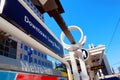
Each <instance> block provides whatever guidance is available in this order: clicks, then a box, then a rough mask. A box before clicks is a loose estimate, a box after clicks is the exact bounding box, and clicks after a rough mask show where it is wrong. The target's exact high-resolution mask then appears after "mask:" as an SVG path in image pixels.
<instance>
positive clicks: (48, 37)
mask: <svg viewBox="0 0 120 80" xmlns="http://www.w3.org/2000/svg"><path fill="white" fill-rule="evenodd" d="M2 1H4V0H2ZM24 1H28V3H29V2H30V0H5V5H4V8H3V11H2V13H1V16H2V17H3V18H5V19H6V20H8V21H9V22H10V23H12V24H14V25H15V26H16V27H18V28H19V29H21V30H22V31H24V32H25V33H27V34H29V35H31V36H32V37H33V38H34V39H36V40H37V41H38V42H40V43H41V44H43V45H44V46H46V47H47V48H49V49H50V50H52V51H53V52H55V53H56V54H58V55H59V56H61V57H62V56H63V47H62V45H61V44H60V43H59V42H58V41H57V40H56V39H55V38H54V37H53V36H52V34H50V33H49V31H48V30H47V29H46V28H45V26H43V24H44V23H42V22H41V21H40V20H38V19H36V18H34V17H33V14H34V15H36V14H35V13H30V12H29V11H28V10H29V9H30V8H26V7H24V6H25V4H26V5H27V3H25V2H24ZM23 2H24V3H25V4H22V3H23ZM23 5H24V6H23ZM30 5H33V4H32V3H31V4H30ZM31 9H36V8H35V6H34V7H33V8H31ZM53 27H55V26H53ZM18 36H19V33H18ZM28 41H29V40H28Z"/></svg>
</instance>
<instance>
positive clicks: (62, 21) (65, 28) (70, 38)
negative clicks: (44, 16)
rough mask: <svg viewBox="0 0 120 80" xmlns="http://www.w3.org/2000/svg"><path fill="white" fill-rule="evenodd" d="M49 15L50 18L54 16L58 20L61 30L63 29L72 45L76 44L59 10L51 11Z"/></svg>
mask: <svg viewBox="0 0 120 80" xmlns="http://www.w3.org/2000/svg"><path fill="white" fill-rule="evenodd" d="M48 13H49V15H50V16H52V17H53V18H54V19H55V20H56V22H57V23H58V25H59V26H60V28H61V29H62V31H63V32H64V34H65V35H66V36H67V38H68V39H69V40H70V42H71V44H75V40H74V38H73V36H72V34H71V33H70V31H69V30H68V27H67V26H66V23H65V22H64V20H63V18H62V16H61V15H60V14H59V12H58V11H57V10H52V11H49V12H48Z"/></svg>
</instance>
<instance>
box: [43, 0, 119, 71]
mask: <svg viewBox="0 0 120 80" xmlns="http://www.w3.org/2000/svg"><path fill="white" fill-rule="evenodd" d="M60 2H61V4H62V6H63V8H64V11H65V12H64V13H62V14H61V15H62V17H63V19H64V21H65V23H66V24H67V26H68V27H69V26H73V25H75V26H79V27H80V28H81V29H82V30H83V33H84V35H86V36H87V41H86V43H85V45H84V46H83V47H84V48H86V49H87V48H88V44H91V43H93V44H94V45H95V46H98V45H99V44H103V45H105V47H106V49H105V54H106V56H107V58H108V61H109V64H110V66H111V67H113V68H114V69H115V70H116V71H117V67H118V66H120V51H119V50H120V0H60ZM45 23H46V25H47V26H48V28H49V29H50V30H51V31H52V32H53V33H54V34H55V35H56V37H57V38H58V39H59V40H60V34H61V32H62V31H61V29H60V27H59V26H58V25H57V23H56V22H55V20H54V19H53V18H51V17H50V16H49V15H48V14H47V13H46V14H45ZM77 33H78V32H77ZM78 34H79V36H78V35H75V34H74V35H73V37H74V39H75V40H76V42H78V40H79V38H80V36H81V35H80V33H78ZM65 42H66V43H69V41H65Z"/></svg>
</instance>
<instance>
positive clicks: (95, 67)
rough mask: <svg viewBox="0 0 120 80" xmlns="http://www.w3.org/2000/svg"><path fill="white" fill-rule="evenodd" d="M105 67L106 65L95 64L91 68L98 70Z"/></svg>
mask: <svg viewBox="0 0 120 80" xmlns="http://www.w3.org/2000/svg"><path fill="white" fill-rule="evenodd" d="M103 68H105V66H104V65H99V66H93V67H91V70H98V69H103Z"/></svg>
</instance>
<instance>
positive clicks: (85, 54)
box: [82, 49, 89, 61]
mask: <svg viewBox="0 0 120 80" xmlns="http://www.w3.org/2000/svg"><path fill="white" fill-rule="evenodd" d="M82 56H83V59H84V61H86V60H87V59H88V58H89V53H88V52H87V51H86V50H85V49H82Z"/></svg>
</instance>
